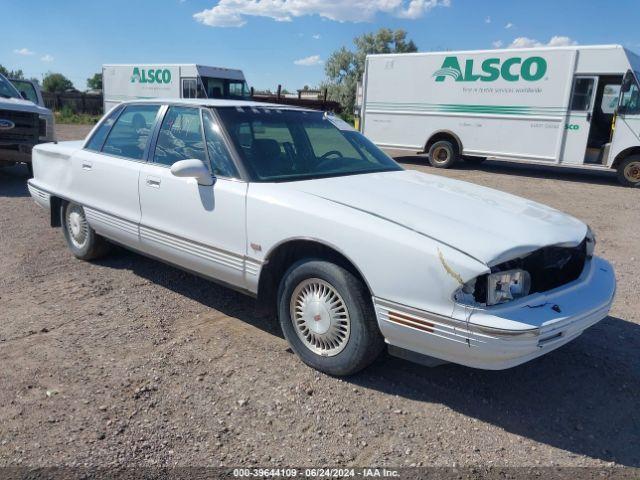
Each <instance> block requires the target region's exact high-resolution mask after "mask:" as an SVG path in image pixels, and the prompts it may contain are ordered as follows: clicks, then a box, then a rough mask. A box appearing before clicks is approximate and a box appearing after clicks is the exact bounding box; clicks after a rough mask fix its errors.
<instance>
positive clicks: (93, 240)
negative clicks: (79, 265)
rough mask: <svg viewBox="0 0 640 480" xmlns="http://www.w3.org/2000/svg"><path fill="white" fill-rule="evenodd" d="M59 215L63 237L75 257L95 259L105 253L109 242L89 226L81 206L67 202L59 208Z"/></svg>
mask: <svg viewBox="0 0 640 480" xmlns="http://www.w3.org/2000/svg"><path fill="white" fill-rule="evenodd" d="M60 216H61V218H60V220H61V221H60V223H61V224H62V231H63V233H64V238H65V240H66V241H67V245H68V246H69V249H70V250H71V253H73V254H74V255H75V256H76V257H77V258H79V259H81V260H95V259H96V258H100V257H102V256H104V255H106V254H107V252H108V251H109V243H107V241H106V240H105V239H104V238H102V237H101V236H100V235H98V234H97V233H96V232H95V231H94V230H93V228H91V227H90V226H89V222H87V217H86V216H85V214H84V209H83V208H82V206H80V205H78V204H77V203H72V202H68V203H66V204H64V205H62V207H61V208H60Z"/></svg>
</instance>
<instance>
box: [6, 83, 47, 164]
mask: <svg viewBox="0 0 640 480" xmlns="http://www.w3.org/2000/svg"><path fill="white" fill-rule="evenodd" d="M30 85H31V87H32V88H34V91H35V94H36V98H38V94H37V90H35V87H34V86H33V84H31V83H30ZM27 98H28V93H27V92H26V91H25V92H24V95H23V94H22V93H21V92H20V91H18V89H16V88H15V86H14V85H13V84H12V83H11V82H10V81H9V80H8V79H7V78H5V77H4V76H3V75H1V74H0V167H3V166H11V165H14V164H16V163H24V164H26V165H27V168H28V169H29V173H32V169H31V149H32V148H33V147H34V146H35V145H38V144H39V143H45V142H52V141H54V140H55V134H54V119H53V112H52V111H51V110H49V109H47V108H44V107H43V106H40V105H37V104H36V103H34V102H32V101H30V100H28V99H27ZM40 98H41V96H40Z"/></svg>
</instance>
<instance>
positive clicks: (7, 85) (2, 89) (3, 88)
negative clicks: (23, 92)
mask: <svg viewBox="0 0 640 480" xmlns="http://www.w3.org/2000/svg"><path fill="white" fill-rule="evenodd" d="M0 97H1V98H21V97H20V92H18V90H16V87H14V86H13V85H12V84H11V82H9V80H7V79H6V78H4V77H3V76H2V75H0Z"/></svg>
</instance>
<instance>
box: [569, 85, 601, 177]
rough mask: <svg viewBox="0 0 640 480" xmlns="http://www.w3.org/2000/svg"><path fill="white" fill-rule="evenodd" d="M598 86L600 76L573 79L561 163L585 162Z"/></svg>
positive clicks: (575, 163)
mask: <svg viewBox="0 0 640 480" xmlns="http://www.w3.org/2000/svg"><path fill="white" fill-rule="evenodd" d="M597 88H598V77H595V76H577V77H575V78H574V80H573V90H572V93H571V101H570V102H569V112H568V114H567V122H566V124H565V126H564V128H565V142H564V152H563V155H562V160H561V163H566V164H574V165H581V164H583V163H585V156H586V155H587V144H588V141H589V130H590V129H591V120H592V117H593V105H594V99H595V95H596V90H597ZM594 156H596V157H597V154H595V153H594ZM594 160H597V158H596V159H594Z"/></svg>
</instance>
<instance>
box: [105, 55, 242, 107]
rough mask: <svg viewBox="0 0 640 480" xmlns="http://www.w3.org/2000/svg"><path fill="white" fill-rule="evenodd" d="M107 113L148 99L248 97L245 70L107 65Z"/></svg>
mask: <svg viewBox="0 0 640 480" xmlns="http://www.w3.org/2000/svg"><path fill="white" fill-rule="evenodd" d="M102 88H103V94H104V111H105V113H106V112H107V111H109V110H110V109H111V108H113V107H114V106H115V105H117V104H118V103H120V102H123V101H125V100H136V99H147V98H234V99H238V98H245V97H248V96H249V89H248V87H247V82H246V81H245V78H244V74H243V73H242V70H234V69H230V68H221V67H207V66H204V65H196V64H165V63H150V64H129V65H103V66H102Z"/></svg>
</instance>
